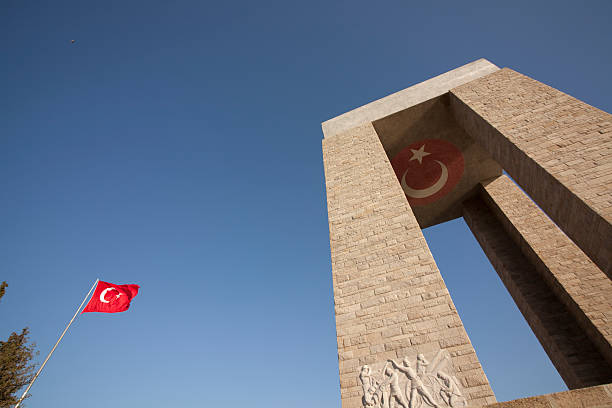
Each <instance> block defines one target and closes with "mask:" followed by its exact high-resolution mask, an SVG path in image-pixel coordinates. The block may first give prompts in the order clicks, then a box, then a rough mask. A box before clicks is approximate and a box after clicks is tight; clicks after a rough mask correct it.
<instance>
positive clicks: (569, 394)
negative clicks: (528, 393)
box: [487, 384, 612, 408]
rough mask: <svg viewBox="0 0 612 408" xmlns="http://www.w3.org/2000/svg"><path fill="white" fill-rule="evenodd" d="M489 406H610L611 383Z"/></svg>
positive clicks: (543, 407)
mask: <svg viewBox="0 0 612 408" xmlns="http://www.w3.org/2000/svg"><path fill="white" fill-rule="evenodd" d="M487 407H491V408H527V407H534V408H574V407H580V408H604V407H612V384H606V385H598V386H595V387H588V388H580V389H577V390H570V391H564V392H556V393H554V394H546V395H539V396H537V397H529V398H521V399H517V400H513V401H507V402H498V403H496V404H490V405H487Z"/></svg>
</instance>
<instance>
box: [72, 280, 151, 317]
mask: <svg viewBox="0 0 612 408" xmlns="http://www.w3.org/2000/svg"><path fill="white" fill-rule="evenodd" d="M139 288H140V286H138V285H113V284H112V283H108V282H102V281H98V284H97V285H96V290H94V294H93V296H92V297H91V299H90V300H89V303H87V306H85V309H83V311H82V312H81V313H87V312H101V313H117V312H125V311H126V310H128V309H129V308H130V302H131V301H132V299H133V298H134V296H136V295H137V294H138V289H139Z"/></svg>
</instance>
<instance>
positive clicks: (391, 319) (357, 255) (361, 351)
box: [323, 124, 495, 408]
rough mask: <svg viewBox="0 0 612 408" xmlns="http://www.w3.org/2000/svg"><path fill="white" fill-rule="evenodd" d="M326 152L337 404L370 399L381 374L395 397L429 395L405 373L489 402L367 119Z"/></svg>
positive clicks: (333, 140) (329, 143) (350, 407)
mask: <svg viewBox="0 0 612 408" xmlns="http://www.w3.org/2000/svg"><path fill="white" fill-rule="evenodd" d="M323 159H324V165H325V180H326V187H327V204H328V213H329V230H330V245H331V259H332V276H333V288H334V302H335V311H336V331H337V340H338V359H339V369H340V389H341V397H342V407H343V408H354V407H355V408H356V407H362V406H363V402H364V398H365V399H366V400H368V401H375V400H376V399H377V398H380V397H381V395H380V390H381V389H383V388H389V387H380V386H379V385H380V384H381V383H384V382H386V381H388V382H390V383H391V385H393V383H394V382H397V383H398V384H399V387H395V388H396V389H398V390H399V393H400V394H403V395H399V396H391V398H392V399H393V398H396V399H397V400H398V401H399V399H400V398H404V399H405V400H409V399H410V398H411V397H413V398H420V399H423V398H426V396H423V395H422V393H421V391H418V390H417V391H412V393H416V394H418V395H405V390H406V388H405V387H406V384H407V381H408V378H409V377H410V376H413V377H415V376H418V377H419V378H420V379H422V380H423V381H431V380H432V378H431V377H428V373H433V374H434V375H436V373H437V374H438V375H439V376H440V377H438V378H441V377H444V378H446V380H444V381H447V380H448V384H449V389H450V388H452V387H454V388H455V389H456V391H457V392H458V393H459V394H461V395H462V396H461V398H464V399H465V401H466V402H467V403H469V405H470V406H482V405H485V404H488V403H492V402H494V401H495V398H494V396H493V393H492V391H491V388H490V386H489V383H488V380H487V378H486V376H485V374H484V372H483V370H482V367H481V365H480V363H479V361H478V358H477V357H476V353H475V351H474V349H473V347H472V345H471V343H470V340H469V338H468V336H467V334H466V332H465V329H464V328H463V324H462V322H461V319H460V318H459V315H458V314H457V310H456V309H455V306H454V304H453V302H452V300H451V298H450V295H449V293H448V290H447V289H446V285H445V284H444V281H443V280H442V277H441V275H440V272H439V270H438V268H437V266H436V264H435V262H434V259H433V257H432V255H431V253H430V251H429V248H428V247H427V243H426V242H425V239H424V237H423V234H422V232H421V228H420V227H419V225H418V223H417V221H416V219H415V217H414V214H413V212H412V210H411V208H410V206H409V204H408V202H407V199H406V196H405V194H404V192H403V191H402V188H401V187H400V184H399V182H398V180H397V177H396V176H395V173H394V171H393V169H392V167H391V164H390V163H389V160H388V158H387V155H386V153H385V151H384V149H383V147H382V145H381V143H380V140H379V138H378V135H377V134H376V132H375V130H374V128H373V126H372V125H371V124H366V125H361V126H358V127H356V128H354V129H351V130H349V131H346V132H343V133H340V134H337V135H334V136H331V137H327V138H325V139H324V140H323ZM388 360H395V364H396V366H394V365H393V364H392V363H390V362H388ZM408 365H412V368H408ZM398 366H399V367H398ZM411 370H412V371H411ZM417 372H418V373H417ZM415 381H417V379H415ZM415 384H416V382H415ZM393 389H394V387H393V386H391V387H390V391H389V392H391V393H393ZM408 389H409V390H410V387H408ZM409 393H411V392H409ZM388 397H390V396H389V395H386V398H388ZM435 398H439V395H436V396H435ZM366 402H367V401H366ZM395 405H396V406H399V405H398V403H396V404H395ZM440 405H441V406H448V404H447V405H444V404H440Z"/></svg>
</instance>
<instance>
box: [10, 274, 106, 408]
mask: <svg viewBox="0 0 612 408" xmlns="http://www.w3.org/2000/svg"><path fill="white" fill-rule="evenodd" d="M99 281H100V279H96V281H95V282H94V284H93V286H92V287H91V289H89V293H87V296H85V299H83V301H82V302H81V305H80V306H79V307H78V308H77V310H76V312H74V316H72V319H70V321H69V322H68V325H67V326H66V328H65V329H64V332H63V333H62V335H61V336H60V338H59V339H58V340H57V343H55V346H53V348H52V349H51V351H50V352H49V354H48V355H47V358H45V361H44V362H43V363H42V365H41V366H40V368H39V369H38V371H37V372H36V374H35V375H34V378H32V381H30V384H29V385H28V388H26V390H25V391H24V393H23V395H22V396H21V398H19V401H17V404H15V407H14V408H19V406H20V405H21V403H22V402H23V400H24V398H25V397H26V395H28V391H30V388H32V384H34V381H36V379H37V378H38V376H39V375H40V373H41V371H42V370H43V368H45V364H47V361H49V359H50V358H51V354H53V352H54V351H55V349H56V347H57V345H58V344H59V342H60V341H62V337H64V334H66V332H67V331H68V328H70V325H71V324H72V322H74V319H76V317H77V316H78V315H79V312H80V311H81V308H82V307H83V305H84V304H85V302H86V301H87V298H88V297H89V295H91V292H93V290H94V288H95V287H96V285H97V284H98V282H99Z"/></svg>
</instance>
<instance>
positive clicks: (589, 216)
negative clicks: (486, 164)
mask: <svg viewBox="0 0 612 408" xmlns="http://www.w3.org/2000/svg"><path fill="white" fill-rule="evenodd" d="M450 94H451V108H452V110H453V114H454V116H455V119H456V120H457V121H458V122H459V123H460V124H461V125H462V126H463V128H464V129H465V130H466V131H467V133H468V134H469V135H470V136H472V138H474V139H475V140H476V141H477V142H478V143H479V144H480V145H481V146H482V147H484V148H485V150H487V151H488V152H489V154H490V155H491V156H492V157H493V159H495V160H496V161H497V162H498V163H499V164H501V165H502V167H503V168H504V169H505V170H506V171H507V172H508V173H509V174H510V176H512V178H513V179H514V180H515V181H516V182H517V183H518V184H519V185H520V186H521V187H522V188H523V189H524V190H525V191H526V192H527V193H528V194H529V195H530V196H531V198H532V199H533V200H534V201H535V202H536V203H538V205H539V206H540V207H541V208H542V209H543V210H544V211H545V212H546V213H547V214H548V215H549V216H550V217H551V218H552V219H553V220H554V221H555V223H556V224H557V225H558V226H559V227H561V229H562V230H563V231H565V233H566V234H567V235H568V236H569V237H570V238H571V239H572V240H573V241H574V242H576V243H577V244H578V246H579V247H580V248H582V250H583V251H584V252H585V253H586V254H587V255H588V256H589V257H590V258H591V259H592V260H593V261H594V262H595V264H597V265H598V266H599V268H600V269H601V270H603V271H604V272H605V273H606V274H607V275H608V276H609V277H612V245H610V243H611V242H612V190H611V189H610V187H609V186H610V183H612V115H610V114H609V113H606V112H603V111H601V110H599V109H596V108H594V107H592V106H589V105H587V104H585V103H584V102H581V101H579V100H577V99H575V98H573V97H571V96H569V95H566V94H564V93H563V92H560V91H558V90H556V89H554V88H551V87H549V86H547V85H544V84H542V83H540V82H538V81H535V80H533V79H531V78H528V77H526V76H524V75H521V74H519V73H517V72H515V71H512V70H511V69H508V68H504V69H501V70H499V71H496V72H494V73H492V74H489V75H487V76H484V77H482V78H478V79H476V80H474V81H471V82H469V83H467V84H464V85H461V86H459V87H457V88H454V89H452V90H451V92H450Z"/></svg>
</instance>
